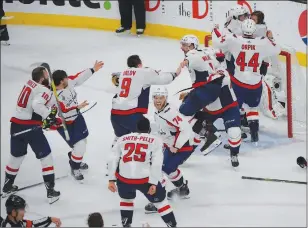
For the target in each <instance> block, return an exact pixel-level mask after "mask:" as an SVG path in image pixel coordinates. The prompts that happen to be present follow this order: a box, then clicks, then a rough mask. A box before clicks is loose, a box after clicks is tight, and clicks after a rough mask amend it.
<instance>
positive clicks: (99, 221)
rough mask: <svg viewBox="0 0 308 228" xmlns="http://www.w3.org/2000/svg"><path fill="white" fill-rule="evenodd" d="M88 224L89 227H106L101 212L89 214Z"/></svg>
mask: <svg viewBox="0 0 308 228" xmlns="http://www.w3.org/2000/svg"><path fill="white" fill-rule="evenodd" d="M88 226H89V227H104V220H103V217H102V215H101V214H100V213H99V212H95V213H92V214H89V217H88Z"/></svg>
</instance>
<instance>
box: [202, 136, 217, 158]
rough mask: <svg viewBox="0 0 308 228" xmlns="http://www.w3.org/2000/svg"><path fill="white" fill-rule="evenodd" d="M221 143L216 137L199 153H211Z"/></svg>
mask: <svg viewBox="0 0 308 228" xmlns="http://www.w3.org/2000/svg"><path fill="white" fill-rule="evenodd" d="M221 144H222V141H220V140H219V139H216V140H215V141H214V142H213V143H212V144H211V145H210V146H209V148H207V149H205V150H204V151H202V152H201V153H202V154H203V155H204V156H206V155H207V154H209V153H211V152H212V151H213V150H215V149H216V148H217V147H219V146H220V145H221Z"/></svg>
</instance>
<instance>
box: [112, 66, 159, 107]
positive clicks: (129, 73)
mask: <svg viewBox="0 0 308 228" xmlns="http://www.w3.org/2000/svg"><path fill="white" fill-rule="evenodd" d="M155 74H156V75H157V73H155V71H154V70H153V69H150V68H128V69H126V70H125V71H123V72H122V73H121V75H120V77H119V90H118V93H117V94H116V96H115V97H114V99H113V105H112V107H113V109H116V110H130V109H134V108H138V107H139V108H140V107H143V106H144V108H147V105H148V99H149V93H150V84H149V83H148V82H149V81H150V80H153V79H152V78H153V77H155Z"/></svg>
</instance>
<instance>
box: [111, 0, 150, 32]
mask: <svg viewBox="0 0 308 228" xmlns="http://www.w3.org/2000/svg"><path fill="white" fill-rule="evenodd" d="M144 1H145V0H118V2H119V10H120V15H121V27H120V28H118V29H117V30H116V33H117V34H119V33H123V32H126V31H127V32H129V30H130V29H131V28H132V21H133V13H132V8H133V7H134V12H135V18H136V29H137V35H142V34H143V33H144V30H145V2H144Z"/></svg>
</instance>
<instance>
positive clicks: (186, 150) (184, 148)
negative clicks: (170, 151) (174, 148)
mask: <svg viewBox="0 0 308 228" xmlns="http://www.w3.org/2000/svg"><path fill="white" fill-rule="evenodd" d="M193 150H194V148H193V147H192V146H183V147H182V148H181V149H179V150H178V152H192V151H193Z"/></svg>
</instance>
